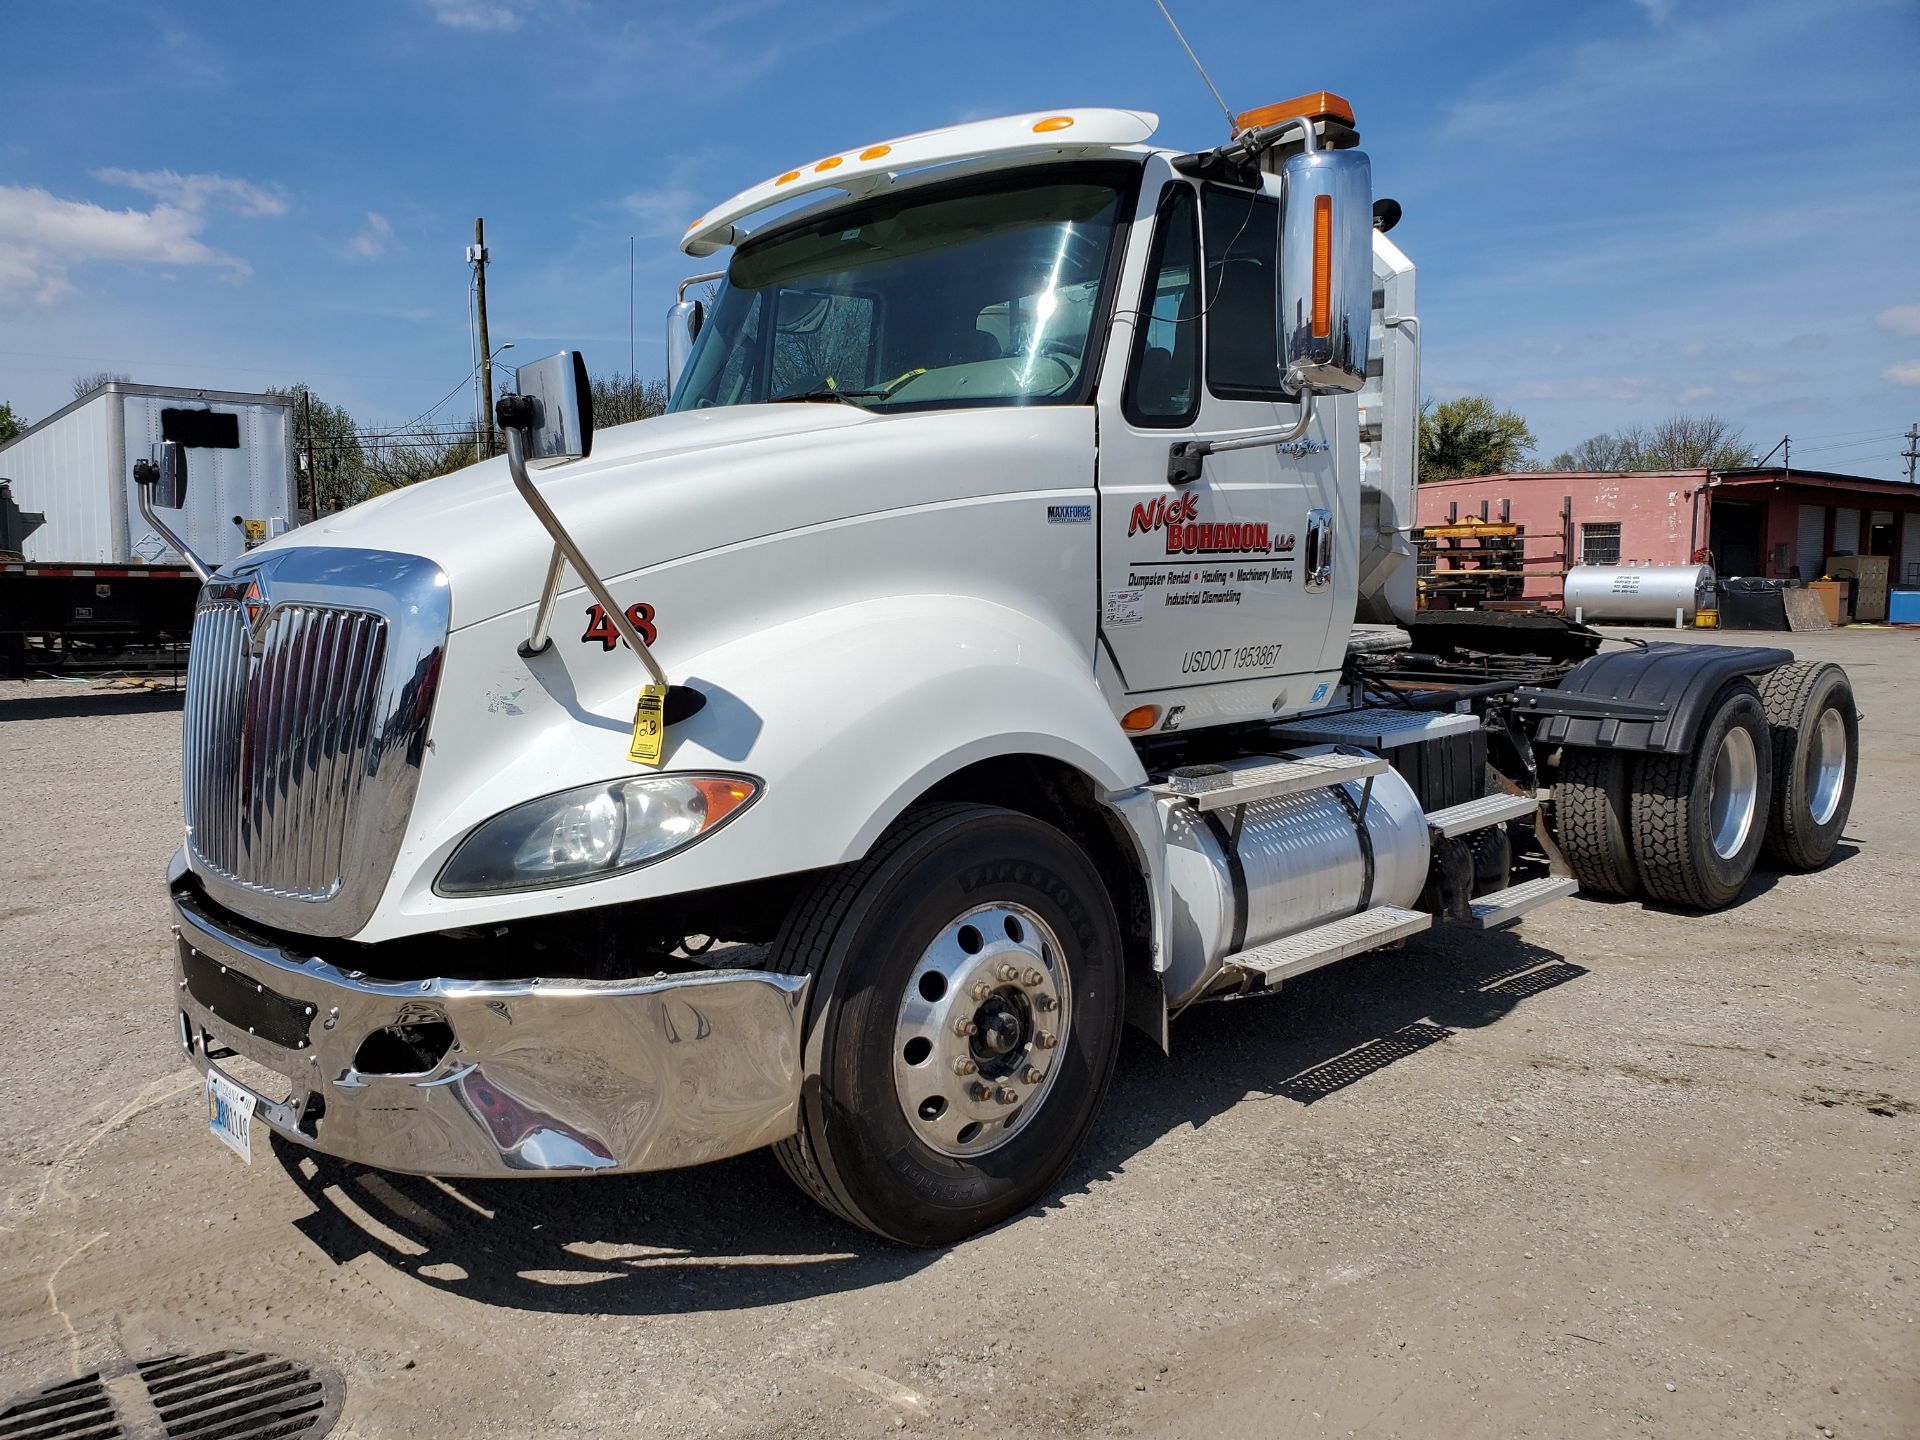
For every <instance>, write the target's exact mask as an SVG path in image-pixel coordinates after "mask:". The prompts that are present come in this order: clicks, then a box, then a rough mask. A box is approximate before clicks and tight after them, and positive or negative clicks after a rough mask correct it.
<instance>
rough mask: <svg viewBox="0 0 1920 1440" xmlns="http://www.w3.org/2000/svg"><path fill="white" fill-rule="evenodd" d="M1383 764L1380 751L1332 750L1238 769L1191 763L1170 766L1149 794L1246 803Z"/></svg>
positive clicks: (1361, 776)
mask: <svg viewBox="0 0 1920 1440" xmlns="http://www.w3.org/2000/svg"><path fill="white" fill-rule="evenodd" d="M1386 769H1387V762H1386V760H1385V758H1384V757H1382V756H1379V755H1341V754H1337V753H1328V754H1323V755H1291V756H1288V757H1287V758H1285V759H1283V760H1275V761H1273V762H1271V763H1270V764H1266V765H1249V766H1247V767H1245V768H1244V769H1240V770H1227V769H1223V768H1220V767H1216V766H1210V765H1193V766H1188V767H1186V768H1184V769H1181V770H1175V771H1173V772H1172V773H1171V774H1169V775H1168V776H1167V778H1166V779H1165V780H1163V781H1161V782H1160V783H1159V784H1158V785H1155V786H1154V787H1153V793H1154V794H1156V795H1164V796H1166V797H1168V798H1169V799H1173V800H1184V801H1186V802H1187V803H1188V804H1190V805H1192V806H1193V808H1194V809H1196V810H1199V811H1201V812H1202V813H1205V812H1207V811H1211V810H1225V809H1228V808H1229V807H1231V806H1235V805H1251V804H1252V803H1253V802H1254V801H1256V800H1278V799H1280V798H1281V797H1282V796H1286V795H1303V794H1305V793H1306V792H1307V791H1309V790H1325V789H1328V788H1330V787H1331V786H1334V785H1343V784H1345V783H1346V782H1347V781H1349V780H1365V779H1368V778H1369V777H1371V776H1374V775H1380V774H1384V773H1385V772H1386Z"/></svg>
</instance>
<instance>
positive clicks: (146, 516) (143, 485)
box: [133, 460, 213, 585]
mask: <svg viewBox="0 0 1920 1440" xmlns="http://www.w3.org/2000/svg"><path fill="white" fill-rule="evenodd" d="M142 467H144V468H145V471H146V478H144V479H143V478H142V477H141V471H142ZM158 479H159V474H158V472H157V471H156V470H155V469H154V465H153V462H152V461H151V460H136V461H134V462H133V481H134V485H133V489H134V494H135V495H136V496H137V497H138V499H139V502H140V518H141V519H142V520H145V521H146V522H147V524H149V525H151V526H152V527H153V528H154V529H155V530H156V531H157V532H158V533H159V535H160V538H161V539H163V540H165V541H166V542H167V543H168V544H169V545H171V546H173V548H174V549H176V550H178V551H179V552H180V554H181V556H182V557H183V558H184V559H185V560H186V562H187V568H188V569H190V570H192V571H193V573H194V574H195V575H196V576H198V577H199V580H200V583H201V584H202V585H204V584H206V583H207V581H209V580H211V579H212V578H213V570H212V568H211V567H210V566H208V564H207V562H206V561H204V560H202V559H201V558H200V557H199V556H198V555H196V554H194V553H193V547H192V546H191V545H189V544H187V542H186V541H185V540H183V539H182V538H181V537H180V536H179V535H177V534H175V533H174V529H173V527H172V526H171V525H169V524H167V522H166V521H164V520H162V519H161V518H160V517H159V516H158V515H156V514H155V513H154V509H153V493H152V492H153V486H154V482H155V481H156V480H158Z"/></svg>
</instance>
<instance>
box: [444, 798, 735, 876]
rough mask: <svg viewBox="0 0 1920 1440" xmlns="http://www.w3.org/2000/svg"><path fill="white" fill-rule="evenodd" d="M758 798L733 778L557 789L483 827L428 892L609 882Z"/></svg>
mask: <svg viewBox="0 0 1920 1440" xmlns="http://www.w3.org/2000/svg"><path fill="white" fill-rule="evenodd" d="M759 793H760V785H759V782H757V781H754V780H748V779H744V778H742V777H740V776H736V775H641V776H635V777H634V778H633V779H631V780H614V781H610V782H607V783H604V784H600V785H582V786H580V787H579V788H578V789H577V790H562V791H561V792H560V793H559V794H558V795H546V796H542V797H541V798H540V799H538V800H529V801H527V803H526V804H524V805H516V806H514V807H513V809H511V810H504V811H502V812H501V813H500V814H498V815H496V816H494V817H493V818H492V819H491V820H489V821H487V822H486V823H485V824H484V825H482V826H480V827H479V828H478V829H477V830H475V831H474V832H473V833H472V834H471V835H469V836H467V838H466V839H465V840H462V841H461V842H460V848H459V849H457V850H455V851H454V852H453V858H452V859H450V860H448V861H447V865H446V868H445V869H444V870H442V871H441V872H440V878H439V879H438V880H436V881H435V882H434V885H433V888H434V889H435V890H436V891H438V892H439V893H440V894H442V895H485V894H491V893H493V892H495V891H499V890H537V889H540V888H542V887H544V886H548V885H574V884H578V883H579V882H580V881H582V880H598V879H601V878H603V877H605V876H608V875H616V874H618V873H620V872H621V871H622V870H632V869H635V868H636V867H638V866H641V865H646V864H649V863H650V862H652V861H655V860H658V859H660V858H661V857H662V856H665V855H670V854H672V853H673V852H674V851H676V850H681V849H685V848H686V847H687V846H689V845H691V844H693V842H694V841H696V840H698V839H700V838H701V837H702V836H703V835H710V834H712V833H713V832H714V831H715V830H717V829H719V828H720V827H721V826H722V825H724V824H725V823H726V822H727V821H728V820H730V819H732V818H733V817H734V816H735V815H737V814H739V813H740V811H742V810H744V809H745V808H746V807H747V806H748V805H749V804H751V803H752V802H753V799H754V797H755V796H756V795H758V794H759Z"/></svg>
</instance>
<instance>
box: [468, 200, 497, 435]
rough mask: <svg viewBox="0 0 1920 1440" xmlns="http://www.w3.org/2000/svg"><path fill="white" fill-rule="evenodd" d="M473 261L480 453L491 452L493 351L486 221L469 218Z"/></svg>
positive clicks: (470, 250)
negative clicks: (489, 335) (489, 328)
mask: <svg viewBox="0 0 1920 1440" xmlns="http://www.w3.org/2000/svg"><path fill="white" fill-rule="evenodd" d="M467 259H468V260H470V261H472V262H473V298H474V308H475V311H476V313H477V314H478V315H479V317H480V416H479V419H480V436H481V444H482V445H483V446H484V450H483V452H482V453H484V454H487V455H491V454H493V351H492V349H490V348H489V346H488V343H487V222H486V221H485V220H484V219H478V218H476V219H475V220H474V222H473V246H472V248H471V249H469V250H468V251H467Z"/></svg>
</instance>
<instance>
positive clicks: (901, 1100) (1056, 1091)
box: [772, 804, 1124, 1245]
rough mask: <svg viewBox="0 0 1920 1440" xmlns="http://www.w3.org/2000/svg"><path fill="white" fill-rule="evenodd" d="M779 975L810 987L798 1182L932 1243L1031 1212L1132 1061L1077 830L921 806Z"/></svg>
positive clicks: (784, 934)
mask: <svg viewBox="0 0 1920 1440" xmlns="http://www.w3.org/2000/svg"><path fill="white" fill-rule="evenodd" d="M772 963H773V964H774V966H775V967H776V968H778V969H781V970H783V971H785V972H787V973H789V974H800V973H805V974H811V975H812V976H813V989H812V993H811V997H810V1001H809V1013H808V1057H807V1058H808V1064H809V1070H810V1071H811V1072H813V1075H814V1079H813V1080H812V1081H810V1083H809V1084H808V1087H807V1093H806V1095H805V1096H804V1098H803V1100H802V1103H801V1121H800V1129H799V1133H798V1134H796V1135H795V1136H794V1137H793V1138H792V1139H791V1140H787V1141H783V1142H782V1143H781V1144H780V1145H779V1146H778V1147H776V1154H778V1156H779V1158H780V1162H781V1164H782V1166H783V1167H784V1168H785V1169H786V1171H787V1173H788V1174H789V1175H790V1176H791V1177H792V1178H793V1179H794V1181H795V1182H796V1183H797V1184H799V1185H800V1187H801V1188H802V1189H804V1190H806V1191H807V1192H808V1193H809V1194H810V1195H812V1196H813V1197H814V1198H815V1199H816V1200H818V1201H820V1203H821V1204H823V1205H825V1206H826V1207H827V1208H828V1209H830V1210H833V1211H835V1212H836V1213H837V1214H839V1215H841V1216H843V1217H844V1218H846V1219H848V1220H851V1221H853V1222H854V1223H855V1224H857V1225H862V1226H865V1227H866V1228H867V1229H869V1230H873V1231H875V1232H876V1233H878V1234H881V1235H885V1236H888V1237H889V1238H891V1239H895V1240H900V1241H904V1242H906V1243H908V1244H913V1245H938V1244H946V1243H949V1242H952V1241H955V1240H959V1239H962V1238H964V1237H966V1236H968V1235H971V1234H974V1233H975V1232H977V1231H980V1230H984V1229H986V1228H987V1227H988V1226H991V1225H994V1224H997V1223H999V1222H1000V1221H1002V1220H1004V1219H1006V1218H1007V1217H1008V1216H1011V1215H1014V1214H1017V1213H1018V1212H1019V1211H1021V1210H1023V1209H1025V1208H1027V1207H1028V1206H1030V1205H1032V1204H1033V1203H1034V1202H1035V1201H1036V1200H1038V1199H1039V1198H1041V1197H1042V1196H1043V1195H1044V1194H1045V1193H1046V1191H1047V1189H1048V1188H1049V1187H1050V1186H1051V1185H1052V1184H1053V1182H1054V1180H1055V1179H1056V1178H1057V1177H1058V1176H1059V1174H1060V1172H1061V1170H1062V1169H1064V1168H1065V1166H1066V1164H1067V1161H1068V1160H1069V1159H1070V1158H1071V1157H1072V1155H1073V1152H1074V1151H1075V1149H1077V1148H1078V1146H1079V1144H1080V1142H1081V1141H1082V1140H1083V1139H1084V1138H1085V1137H1086V1134H1087V1131H1088V1129H1089V1128H1090V1127H1091V1125H1092V1123H1093V1117H1094V1113H1095V1111H1096V1110H1097V1108H1098V1106H1099V1102H1100V1099H1101V1096H1102V1095H1103V1094H1104V1093H1105V1091H1106V1088H1107V1082H1108V1080H1109V1079H1110V1078H1111V1076H1112V1073H1113V1062H1114V1057H1115V1055H1116V1054H1117V1053H1118V1050H1119V1043H1120V1029H1121V1025H1120V1021H1121V1012H1122V1003H1123V985H1124V972H1123V969H1122V964H1121V947H1120V933H1119V927H1118V925H1117V923H1116V922H1115V920H1114V915H1113V907H1112V905H1111V903H1110V902H1109V901H1108V899H1107V894H1106V890H1105V887H1104V886H1103V885H1102V883H1101V881H1100V877H1099V874H1098V873H1097V872H1096V871H1095V870H1094V868H1093V865H1092V864H1091V862H1090V861H1088V859H1087V857H1086V856H1085V854H1083V853H1082V852H1081V851H1080V849H1079V848H1078V847H1077V846H1075V845H1074V843H1073V842H1072V841H1071V840H1069V839H1068V838H1067V837H1066V836H1065V835H1063V834H1061V833H1060V831H1058V830H1056V829H1054V828H1053V827H1052V826H1050V825H1046V824H1044V823H1042V822H1041V821H1038V820H1035V819H1033V818H1031V817H1029V816H1025V815H1020V814H1017V813H1014V812H1012V811H1008V810H999V809H992V808H989V807H986V806H980V805H954V804H938V805H927V806H921V807H917V808H916V809H914V810H911V811H909V812H908V813H907V815H906V816H905V817H904V818H903V819H902V820H901V821H900V822H899V823H898V824H896V825H895V826H893V828H892V829H890V830H889V831H888V832H887V833H886V834H885V835H884V836H882V837H881V839H880V841H879V842H878V843H877V844H876V845H875V846H874V849H873V851H872V853H871V854H869V855H868V857H867V858H866V859H865V860H863V861H861V862H860V863H859V864H857V865H852V866H849V867H847V868H845V869H843V870H840V871H836V872H833V873H832V874H830V875H828V876H826V877H825V878H823V879H822V880H821V881H820V882H818V883H817V884H816V885H815V886H814V888H813V890H812V891H811V892H810V893H809V894H807V895H806V896H804V897H803V898H802V900H801V902H800V903H799V904H798V905H797V906H796V907H795V909H794V912H793V914H792V915H791V916H790V917H789V919H788V921H787V923H786V925H785V926H783V927H782V930H781V934H780V936H779V938H778V939H777V940H776V941H775V943H774V950H773V956H772Z"/></svg>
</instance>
